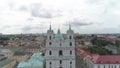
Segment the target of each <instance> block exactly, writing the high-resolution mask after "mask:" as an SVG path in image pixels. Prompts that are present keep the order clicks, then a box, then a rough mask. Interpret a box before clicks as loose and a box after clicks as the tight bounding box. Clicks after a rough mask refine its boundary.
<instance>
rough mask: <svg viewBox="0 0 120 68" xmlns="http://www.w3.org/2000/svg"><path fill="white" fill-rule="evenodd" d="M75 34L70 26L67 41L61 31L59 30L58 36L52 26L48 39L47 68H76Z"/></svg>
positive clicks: (48, 32)
mask: <svg viewBox="0 0 120 68" xmlns="http://www.w3.org/2000/svg"><path fill="white" fill-rule="evenodd" d="M73 34H74V32H73V30H72V29H71V26H70V25H69V29H68V30H67V39H65V38H64V36H63V35H62V34H61V32H60V29H58V32H57V34H54V32H53V30H52V29H51V25H50V28H49V30H48V31H47V39H46V53H45V59H46V61H45V62H46V65H45V66H46V68H75V40H74V38H73Z"/></svg>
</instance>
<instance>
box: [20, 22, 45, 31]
mask: <svg viewBox="0 0 120 68" xmlns="http://www.w3.org/2000/svg"><path fill="white" fill-rule="evenodd" d="M45 28H46V26H44V25H41V24H36V25H34V26H33V25H26V26H23V27H22V28H21V30H22V31H24V32H25V31H31V30H38V31H39V30H40V29H45Z"/></svg>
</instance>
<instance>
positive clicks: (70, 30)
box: [67, 25, 73, 33]
mask: <svg viewBox="0 0 120 68" xmlns="http://www.w3.org/2000/svg"><path fill="white" fill-rule="evenodd" d="M67 33H73V30H72V29H71V25H69V30H67Z"/></svg>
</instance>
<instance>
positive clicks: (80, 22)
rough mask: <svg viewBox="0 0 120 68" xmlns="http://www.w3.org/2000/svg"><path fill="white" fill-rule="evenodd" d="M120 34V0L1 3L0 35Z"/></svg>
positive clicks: (13, 0)
mask: <svg viewBox="0 0 120 68" xmlns="http://www.w3.org/2000/svg"><path fill="white" fill-rule="evenodd" d="M50 22H51V24H52V28H53V29H54V30H55V32H56V31H57V29H58V28H60V29H61V31H62V32H63V33H65V32H66V30H67V29H68V24H69V23H70V24H71V25H72V29H73V30H74V31H75V33H120V0H0V33H3V34H18V33H45V32H46V30H47V29H48V28H49V25H50Z"/></svg>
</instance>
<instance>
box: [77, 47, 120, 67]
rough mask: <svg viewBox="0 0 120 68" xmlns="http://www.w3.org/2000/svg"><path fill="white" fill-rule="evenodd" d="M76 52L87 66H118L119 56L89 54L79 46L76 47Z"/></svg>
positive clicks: (119, 64) (119, 65) (119, 62)
mask: <svg viewBox="0 0 120 68" xmlns="http://www.w3.org/2000/svg"><path fill="white" fill-rule="evenodd" d="M76 53H77V54H78V55H79V56H80V57H82V58H83V60H84V63H85V64H86V66H87V67H88V68H120V56H115V55H98V54H91V53H90V52H87V51H85V50H83V49H81V48H80V47H76Z"/></svg>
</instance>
